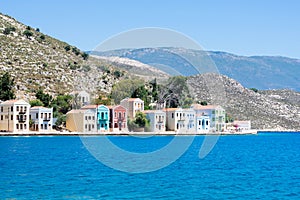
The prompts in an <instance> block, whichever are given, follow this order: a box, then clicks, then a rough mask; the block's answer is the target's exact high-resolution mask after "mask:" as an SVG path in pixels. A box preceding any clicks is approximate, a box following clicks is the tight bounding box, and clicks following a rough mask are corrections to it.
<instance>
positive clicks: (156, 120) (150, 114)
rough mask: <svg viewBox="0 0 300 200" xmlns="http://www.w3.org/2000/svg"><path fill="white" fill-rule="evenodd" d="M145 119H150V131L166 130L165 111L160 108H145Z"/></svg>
mask: <svg viewBox="0 0 300 200" xmlns="http://www.w3.org/2000/svg"><path fill="white" fill-rule="evenodd" d="M144 113H145V114H146V117H147V119H148V120H149V121H150V131H151V132H164V131H166V113H165V112H164V111H162V110H145V111H144Z"/></svg>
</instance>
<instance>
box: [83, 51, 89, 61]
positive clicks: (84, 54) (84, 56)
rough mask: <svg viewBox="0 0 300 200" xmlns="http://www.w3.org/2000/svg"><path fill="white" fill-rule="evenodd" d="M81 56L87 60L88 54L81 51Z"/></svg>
mask: <svg viewBox="0 0 300 200" xmlns="http://www.w3.org/2000/svg"><path fill="white" fill-rule="evenodd" d="M81 56H82V58H83V60H87V59H88V58H89V54H88V53H86V52H83V53H82V54H81Z"/></svg>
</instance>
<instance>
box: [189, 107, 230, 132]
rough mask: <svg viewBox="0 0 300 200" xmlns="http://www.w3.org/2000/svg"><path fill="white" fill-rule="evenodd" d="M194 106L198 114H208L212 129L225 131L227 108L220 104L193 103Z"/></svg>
mask: <svg viewBox="0 0 300 200" xmlns="http://www.w3.org/2000/svg"><path fill="white" fill-rule="evenodd" d="M192 108H193V109H194V110H195V111H196V115H197V116H201V115H207V116H209V120H210V128H211V131H216V132H221V131H225V129H226V123H225V116H226V113H225V109H224V108H222V107H221V106H218V105H207V106H202V105H200V104H193V105H192Z"/></svg>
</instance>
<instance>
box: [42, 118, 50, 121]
mask: <svg viewBox="0 0 300 200" xmlns="http://www.w3.org/2000/svg"><path fill="white" fill-rule="evenodd" d="M50 120H51V119H50V118H44V119H43V121H50Z"/></svg>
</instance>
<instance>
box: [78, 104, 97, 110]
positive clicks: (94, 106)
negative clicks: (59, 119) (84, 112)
mask: <svg viewBox="0 0 300 200" xmlns="http://www.w3.org/2000/svg"><path fill="white" fill-rule="evenodd" d="M96 108H97V105H86V106H83V107H81V109H96Z"/></svg>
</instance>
